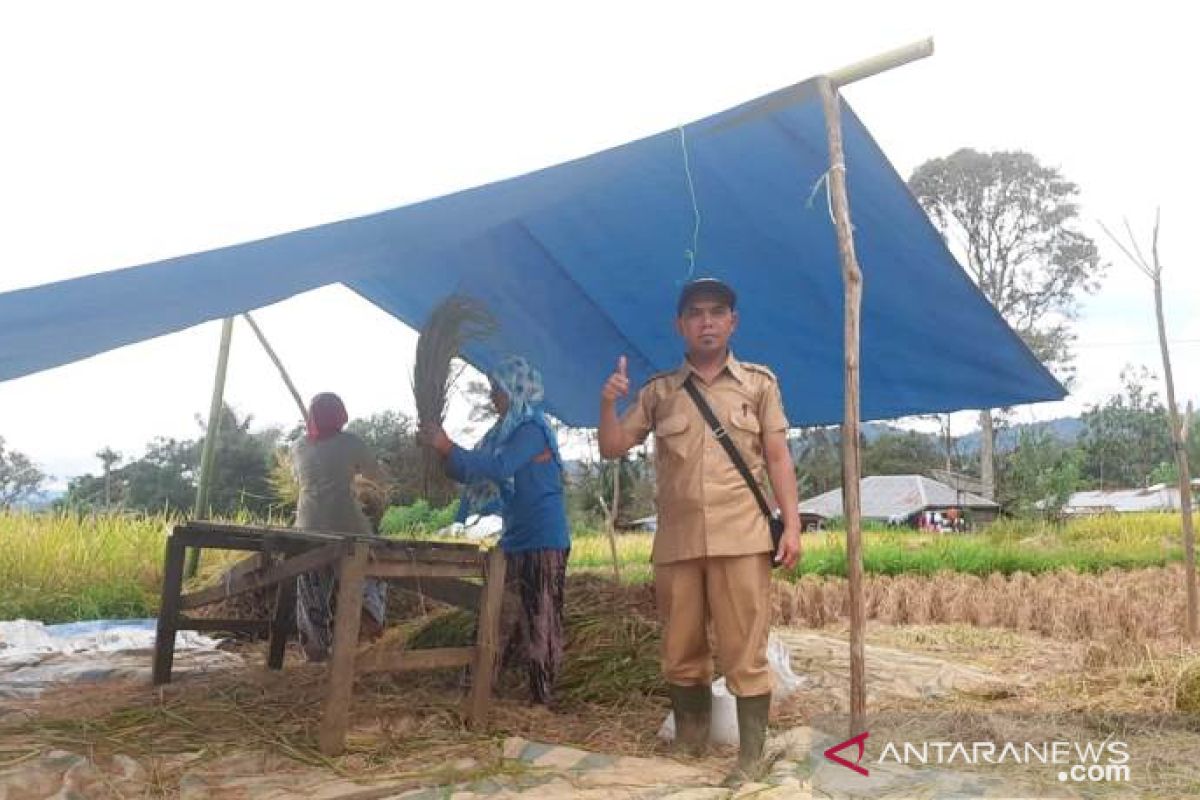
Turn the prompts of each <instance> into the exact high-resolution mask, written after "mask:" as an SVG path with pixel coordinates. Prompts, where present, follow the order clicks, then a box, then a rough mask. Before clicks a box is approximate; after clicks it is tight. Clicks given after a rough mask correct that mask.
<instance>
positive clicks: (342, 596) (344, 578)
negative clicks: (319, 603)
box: [318, 542, 370, 756]
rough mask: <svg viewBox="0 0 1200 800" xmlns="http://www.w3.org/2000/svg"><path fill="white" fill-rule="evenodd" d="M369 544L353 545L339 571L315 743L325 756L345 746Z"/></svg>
mask: <svg viewBox="0 0 1200 800" xmlns="http://www.w3.org/2000/svg"><path fill="white" fill-rule="evenodd" d="M369 554H370V545H368V544H366V543H363V542H358V543H355V544H354V546H353V549H352V550H351V551H350V554H349V555H346V556H343V557H342V559H341V561H340V562H339V568H338V590H337V613H336V615H335V616H334V619H333V657H332V658H331V659H330V662H329V688H328V690H327V693H326V695H325V705H324V708H323V710H322V713H321V729H320V733H319V734H318V744H319V746H320V748H321V752H322V753H324V754H325V755H330V756H335V755H338V754H340V753H341V752H342V751H343V750H344V749H345V746H346V728H347V726H348V725H349V722H350V699H351V693H352V690H353V688H354V657H355V655H356V651H357V650H358V628H359V623H360V622H361V617H362V599H363V576H364V573H365V572H366V568H367V557H368V555H369Z"/></svg>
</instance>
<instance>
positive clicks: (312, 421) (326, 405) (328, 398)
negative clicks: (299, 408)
mask: <svg viewBox="0 0 1200 800" xmlns="http://www.w3.org/2000/svg"><path fill="white" fill-rule="evenodd" d="M349 420H350V416H349V415H348V414H347V413H346V406H345V405H344V404H343V403H342V398H340V397H338V396H337V395H336V394H334V393H333V392H322V393H321V394H319V395H316V396H315V397H313V399H312V402H311V403H309V406H308V420H307V427H308V438H309V440H310V441H314V442H317V441H320V440H321V439H328V438H329V437H330V436H333V435H334V434H336V433H339V432H340V431H341V430H342V428H343V427H345V425H346V423H347V422H348V421H349Z"/></svg>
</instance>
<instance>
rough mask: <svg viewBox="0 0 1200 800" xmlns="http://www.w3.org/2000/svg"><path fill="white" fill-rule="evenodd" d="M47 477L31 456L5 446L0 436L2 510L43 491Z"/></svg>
mask: <svg viewBox="0 0 1200 800" xmlns="http://www.w3.org/2000/svg"><path fill="white" fill-rule="evenodd" d="M45 481H46V475H45V473H44V472H42V471H41V470H40V469H38V467H37V465H36V464H34V463H33V462H32V461H31V460H30V459H29V456H27V455H25V454H24V453H21V452H18V451H16V450H8V449H6V448H5V446H4V437H3V436H0V509H7V508H11V507H12V506H14V505H16V504H17V503H20V502H22V501H24V500H28V499H29V498H31V497H33V496H34V495H36V494H37V493H38V492H39V491H41V488H42V484H43V483H45Z"/></svg>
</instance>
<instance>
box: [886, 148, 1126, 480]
mask: <svg viewBox="0 0 1200 800" xmlns="http://www.w3.org/2000/svg"><path fill="white" fill-rule="evenodd" d="M909 188H911V189H912V191H913V194H914V195H916V198H917V200H918V201H919V202H920V203H921V206H922V207H923V208H924V209H925V210H926V212H928V214H929V215H930V217H931V218H932V219H933V221H934V223H935V224H936V225H937V226H938V227H939V228H940V229H941V231H942V234H943V236H944V237H945V238H946V241H947V244H948V245H949V246H950V247H951V248H953V249H956V250H958V252H959V254H961V255H962V256H963V257H964V258H965V266H966V268H967V272H968V273H969V274H970V275H971V277H972V278H973V279H974V281H975V283H976V284H977V285H978V286H979V288H980V290H981V291H982V292H983V294H984V295H985V296H986V297H987V298H988V300H989V301H991V303H992V305H994V306H995V307H996V310H997V311H999V312H1000V315H1001V316H1003V317H1004V319H1005V321H1007V322H1008V324H1009V325H1010V326H1012V328H1013V329H1014V330H1015V331H1016V332H1017V333H1018V334H1019V335H1020V336H1021V338H1022V339H1023V340H1024V341H1025V343H1026V344H1027V345H1028V346H1029V347H1030V349H1031V350H1032V351H1033V352H1034V354H1035V355H1036V356H1037V357H1038V358H1039V359H1041V360H1042V362H1043V363H1045V364H1046V365H1047V366H1049V367H1051V368H1053V369H1055V370H1056V371H1057V372H1058V374H1059V375H1060V377H1062V378H1064V379H1065V380H1067V381H1069V380H1070V378H1071V343H1072V341H1073V339H1074V337H1073V334H1072V333H1071V327H1070V326H1071V322H1072V321H1073V320H1074V319H1075V317H1076V315H1077V313H1078V297H1079V295H1080V294H1088V293H1091V292H1094V291H1096V290H1097V289H1098V288H1099V285H1100V278H1101V276H1102V275H1103V272H1104V264H1103V263H1102V262H1101V260H1100V254H1099V251H1098V250H1097V248H1096V244H1095V242H1093V241H1092V239H1091V238H1090V237H1088V236H1087V235H1086V234H1084V233H1081V232H1080V231H1079V230H1077V229H1076V228H1075V222H1076V220H1077V217H1078V215H1079V209H1078V206H1077V205H1076V202H1075V201H1076V197H1077V196H1078V194H1079V188H1078V187H1077V186H1076V185H1075V184H1074V183H1072V182H1070V181H1068V180H1066V179H1065V178H1064V177H1063V176H1062V174H1061V173H1060V172H1059V171H1058V170H1057V169H1055V168H1053V167H1046V166H1043V165H1042V164H1040V163H1039V162H1038V161H1037V159H1036V158H1034V157H1033V156H1032V155H1030V154H1029V153H1022V152H995V153H980V152H977V151H975V150H971V149H969V148H964V149H962V150H959V151H957V152H956V153H954V154H952V155H950V156H948V157H946V158H935V159H932V160H930V161H927V162H925V163H924V164H922V165H921V166H919V167H917V169H916V171H915V172H914V173H913V175H912V177H911V178H910V179H909ZM980 427H981V428H982V430H983V443H982V446H981V447H980V459H981V463H980V467H981V469H980V471H981V477H982V479H983V483H984V485H985V486H994V485H995V478H994V470H993V451H994V446H995V435H994V431H993V429H992V414H991V410H990V409H987V410H984V411H982V412H981V414H980Z"/></svg>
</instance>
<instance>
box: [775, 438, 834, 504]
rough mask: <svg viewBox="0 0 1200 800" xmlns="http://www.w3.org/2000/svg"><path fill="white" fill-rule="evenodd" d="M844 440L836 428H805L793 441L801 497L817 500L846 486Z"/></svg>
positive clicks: (790, 439) (790, 444)
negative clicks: (843, 470)
mask: <svg viewBox="0 0 1200 800" xmlns="http://www.w3.org/2000/svg"><path fill="white" fill-rule="evenodd" d="M841 440H842V436H841V432H840V431H839V430H838V429H836V428H805V429H803V430H801V431H799V432H798V433H796V434H794V435H792V436H791V437H789V439H788V446H789V447H790V449H791V451H792V460H793V461H794V462H795V464H796V488H797V490H798V491H799V493H800V497H802V498H804V497H813V496H815V495H818V494H823V493H825V492H827V491H829V490H830V489H835V488H837V487H839V486H841V485H842V456H841Z"/></svg>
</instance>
